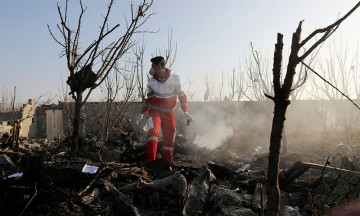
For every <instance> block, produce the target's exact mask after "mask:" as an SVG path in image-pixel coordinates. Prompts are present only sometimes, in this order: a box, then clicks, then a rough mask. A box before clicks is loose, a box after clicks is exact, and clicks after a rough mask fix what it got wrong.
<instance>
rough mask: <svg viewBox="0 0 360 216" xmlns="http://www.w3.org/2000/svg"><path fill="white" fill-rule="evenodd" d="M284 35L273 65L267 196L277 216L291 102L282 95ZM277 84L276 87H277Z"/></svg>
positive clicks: (269, 213) (276, 49)
mask: <svg viewBox="0 0 360 216" xmlns="http://www.w3.org/2000/svg"><path fill="white" fill-rule="evenodd" d="M283 46H284V44H283V35H282V34H278V36H277V44H276V45H275V52H274V65H273V77H274V91H275V97H274V98H272V99H273V100H274V103H275V108H274V117H273V124H272V129H271V136H270V147H269V164H268V172H267V187H266V189H267V195H268V204H267V206H268V209H267V215H277V214H278V212H279V207H280V206H279V199H280V198H279V197H280V190H279V178H278V175H279V153H280V147H281V134H282V130H283V127H284V121H285V113H286V108H287V106H288V105H289V102H286V100H284V98H283V94H281V93H280V91H281V87H280V71H281V61H282V49H283ZM275 84H276V85H275Z"/></svg>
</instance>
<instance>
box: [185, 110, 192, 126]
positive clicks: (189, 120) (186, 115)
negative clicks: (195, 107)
mask: <svg viewBox="0 0 360 216" xmlns="http://www.w3.org/2000/svg"><path fill="white" fill-rule="evenodd" d="M184 118H185V120H186V123H187V125H189V124H190V122H192V120H193V117H192V116H191V115H190V114H189V113H188V112H184Z"/></svg>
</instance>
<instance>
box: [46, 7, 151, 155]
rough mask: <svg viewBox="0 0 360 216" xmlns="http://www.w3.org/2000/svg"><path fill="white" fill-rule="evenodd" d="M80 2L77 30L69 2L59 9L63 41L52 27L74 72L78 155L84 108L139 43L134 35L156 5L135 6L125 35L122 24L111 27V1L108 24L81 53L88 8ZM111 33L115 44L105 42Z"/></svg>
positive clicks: (75, 149) (70, 82)
mask: <svg viewBox="0 0 360 216" xmlns="http://www.w3.org/2000/svg"><path fill="white" fill-rule="evenodd" d="M79 2H80V8H81V11H80V15H79V17H78V20H77V25H76V27H75V30H72V29H71V28H70V25H69V21H68V0H67V1H66V3H65V9H64V10H63V11H62V10H61V8H60V6H59V5H58V6H57V8H58V13H59V17H60V24H58V25H57V29H58V30H59V32H60V36H59V39H57V38H56V37H55V35H54V34H53V32H52V31H51V29H50V26H49V25H48V29H49V32H50V35H51V36H52V38H53V39H54V40H55V42H57V43H58V44H59V45H60V46H61V47H62V48H63V50H64V51H63V53H64V54H63V56H65V57H66V61H67V66H68V70H69V73H70V76H69V77H68V80H67V82H66V83H67V84H68V85H69V86H70V90H71V92H70V93H69V94H70V95H71V96H72V98H73V100H74V101H75V110H74V118H73V131H72V146H71V152H72V153H76V152H78V150H79V140H80V125H81V121H82V119H81V110H82V109H81V108H82V107H83V105H84V103H85V102H86V101H87V99H88V97H89V96H90V94H91V92H92V91H93V90H94V89H95V88H97V87H98V86H99V85H101V83H102V82H103V81H104V80H105V79H106V77H107V76H108V75H109V73H110V72H111V71H113V70H115V69H117V66H116V63H117V62H118V61H119V60H120V59H121V58H122V56H123V55H124V54H125V53H126V52H127V51H128V50H129V49H130V48H131V47H133V45H134V44H135V43H134V42H132V36H133V35H134V34H136V33H139V32H141V31H139V28H140V27H141V26H142V25H143V24H144V23H145V22H146V21H147V19H148V18H149V17H150V16H151V15H152V14H149V15H145V13H146V12H147V10H148V9H149V8H150V7H151V5H152V1H151V0H150V2H148V1H147V0H143V1H142V2H141V3H140V4H139V5H138V7H137V8H134V7H133V5H131V17H130V19H129V20H130V21H128V20H126V19H125V20H124V21H123V22H124V23H125V26H126V28H125V30H124V32H115V30H116V29H118V27H119V26H120V24H117V25H115V26H113V27H110V25H111V24H110V23H109V15H110V12H111V11H112V7H113V6H114V4H115V0H110V1H109V5H108V7H107V11H106V14H105V15H104V21H103V22H102V25H101V26H100V31H99V35H97V36H96V38H95V40H94V41H93V42H92V43H91V44H90V45H89V46H87V47H86V48H85V49H84V50H81V49H80V32H81V29H82V28H81V26H82V18H83V14H84V12H85V10H86V8H84V7H83V5H82V1H81V0H80V1H79ZM110 34H112V35H115V34H117V35H119V36H118V37H117V38H115V40H113V41H109V42H108V41H106V40H104V39H105V38H106V39H107V38H108V36H109V35H110ZM94 62H96V65H98V67H97V68H96V69H95V68H94ZM99 62H100V63H99ZM84 93H86V95H84Z"/></svg>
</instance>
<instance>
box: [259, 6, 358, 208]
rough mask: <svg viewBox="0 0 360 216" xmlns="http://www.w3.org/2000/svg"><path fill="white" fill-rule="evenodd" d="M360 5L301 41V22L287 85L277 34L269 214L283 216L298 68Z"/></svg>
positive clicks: (294, 43)
mask: <svg viewBox="0 0 360 216" xmlns="http://www.w3.org/2000/svg"><path fill="white" fill-rule="evenodd" d="M359 6H360V2H358V3H357V4H356V5H355V6H354V7H353V8H352V9H351V10H350V11H349V12H348V13H347V14H345V16H343V17H342V18H340V19H338V20H337V21H336V22H334V23H333V24H331V25H329V26H327V27H325V28H321V29H316V30H315V31H314V32H312V33H311V34H310V35H309V36H307V37H306V38H305V39H304V40H301V30H302V29H301V26H302V22H303V21H301V22H300V23H299V25H298V27H297V29H296V31H295V32H294V33H293V36H292V44H291V51H290V56H289V60H288V65H287V69H286V74H285V79H284V80H283V82H281V68H282V51H283V46H284V45H283V35H282V34H280V33H278V34H277V43H276V44H275V51H274V62H273V88H274V96H270V95H267V94H266V97H268V98H270V99H271V100H273V101H274V103H275V107H274V117H273V124H272V129H271V135H270V147H269V158H268V159H269V161H268V170H267V196H268V203H267V207H268V208H267V212H266V214H267V215H279V208H280V204H279V203H280V202H279V200H280V190H279V154H280V148H281V138H282V136H281V134H282V131H283V127H284V121H285V114H286V109H287V107H288V105H289V104H290V100H289V97H290V93H291V92H292V91H293V90H294V89H293V80H294V76H295V74H296V66H297V65H298V64H299V63H301V62H302V61H304V59H305V58H306V57H308V56H309V55H310V54H311V53H312V52H313V51H314V50H315V49H316V48H317V47H318V46H319V45H320V44H322V43H323V42H324V41H325V40H326V39H327V38H328V37H329V36H331V35H332V33H334V31H335V30H336V29H337V28H338V27H339V25H340V24H341V23H342V22H343V21H344V20H345V19H346V18H347V17H348V16H349V15H350V14H351V13H352V12H354V11H355V10H356V9H357V8H358V7H359ZM318 34H322V35H321V36H320V39H318V40H316V41H315V42H314V43H313V44H312V45H311V46H310V48H309V49H305V51H304V52H303V53H300V51H301V50H303V48H304V46H305V45H307V44H308V43H309V42H310V41H311V40H314V37H315V36H317V35H318ZM281 83H282V84H281Z"/></svg>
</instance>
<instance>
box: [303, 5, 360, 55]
mask: <svg viewBox="0 0 360 216" xmlns="http://www.w3.org/2000/svg"><path fill="white" fill-rule="evenodd" d="M359 6H360V1H359V2H358V3H357V4H356V5H355V6H354V7H353V8H352V9H351V10H350V11H349V12H347V13H346V14H345V15H344V16H343V17H341V18H340V19H338V20H337V21H336V22H334V23H333V24H331V25H329V26H327V27H325V28H321V29H316V30H315V31H313V32H312V33H311V34H310V35H309V36H307V37H306V38H305V39H304V40H303V41H302V42H301V43H300V47H302V46H304V45H305V44H306V43H307V42H308V41H309V40H311V39H312V38H313V37H314V36H315V35H317V34H321V33H324V35H323V36H322V37H321V39H320V40H318V41H316V42H315V44H313V45H312V46H311V47H310V48H309V50H308V51H307V52H305V53H304V54H303V55H302V56H301V57H299V58H300V61H302V60H303V59H305V58H306V56H308V55H309V54H310V53H311V52H312V51H313V50H314V49H315V48H316V47H317V46H319V44H321V43H323V42H324V41H325V40H326V39H327V38H328V37H329V36H330V35H331V34H332V33H334V32H335V30H336V29H337V28H338V27H339V26H340V24H341V23H342V22H343V21H344V20H345V19H346V18H348V17H349V16H350V15H351V14H352V13H353V12H354V11H355V10H356V9H357V8H358V7H359Z"/></svg>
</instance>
